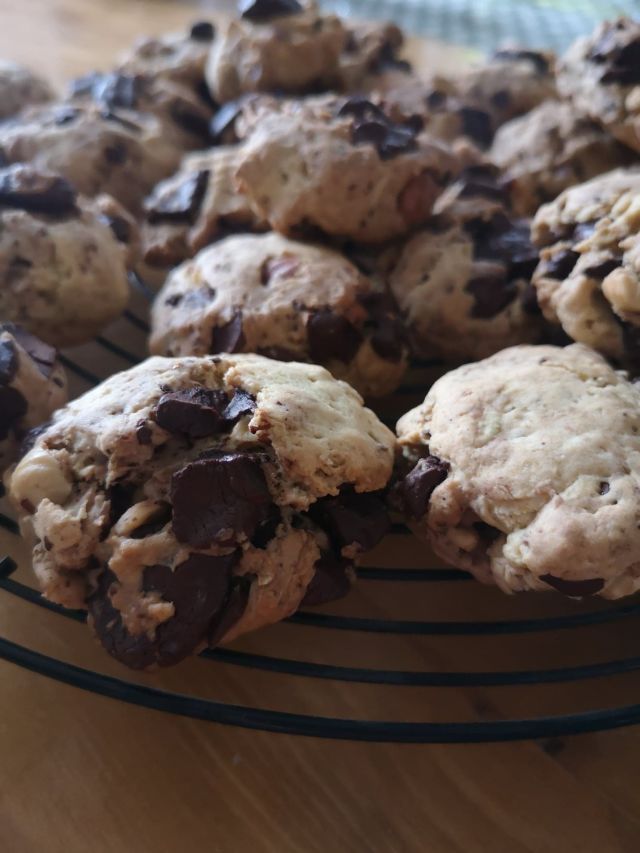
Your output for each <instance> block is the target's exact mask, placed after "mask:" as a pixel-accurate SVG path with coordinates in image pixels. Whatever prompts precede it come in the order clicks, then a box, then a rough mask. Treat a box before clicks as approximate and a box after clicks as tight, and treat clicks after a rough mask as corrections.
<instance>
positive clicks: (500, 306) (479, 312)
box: [465, 274, 518, 320]
mask: <svg viewBox="0 0 640 853" xmlns="http://www.w3.org/2000/svg"><path fill="white" fill-rule="evenodd" d="M465 290H466V291H467V292H468V293H470V294H471V295H472V296H473V299H474V303H473V307H472V308H471V316H472V317H477V318H478V319H481V320H489V319H490V318H491V317H495V316H496V314H499V313H500V312H501V311H504V309H505V308H506V307H507V305H509V304H510V303H511V302H513V300H514V299H515V298H516V296H517V295H518V288H517V285H516V284H515V283H514V282H513V281H508V280H507V278H506V274H505V275H503V276H502V277H500V276H498V275H483V276H477V277H476V278H472V279H471V280H470V281H469V282H467V286H466V287H465Z"/></svg>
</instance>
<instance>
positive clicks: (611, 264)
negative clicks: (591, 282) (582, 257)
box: [584, 258, 622, 280]
mask: <svg viewBox="0 0 640 853" xmlns="http://www.w3.org/2000/svg"><path fill="white" fill-rule="evenodd" d="M621 263H622V261H621V259H620V258H608V259H607V260H606V261H601V262H600V263H599V264H593V265H592V266H590V267H587V268H586V269H585V270H584V272H585V273H586V275H588V276H591V278H597V279H600V280H602V279H605V278H606V277H607V276H608V275H609V273H612V272H613V271H614V270H617V269H618V267H619V266H620V265H621Z"/></svg>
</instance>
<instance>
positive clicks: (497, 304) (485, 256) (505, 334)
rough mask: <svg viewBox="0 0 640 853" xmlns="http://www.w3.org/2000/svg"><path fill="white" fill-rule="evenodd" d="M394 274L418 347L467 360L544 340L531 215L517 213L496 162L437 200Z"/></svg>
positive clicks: (426, 353)
mask: <svg viewBox="0 0 640 853" xmlns="http://www.w3.org/2000/svg"><path fill="white" fill-rule="evenodd" d="M437 208H438V210H439V212H440V214H441V215H440V218H439V219H438V220H437V221H436V222H435V223H434V224H433V225H432V226H431V227H429V228H427V229H426V230H423V231H419V232H418V233H417V234H415V235H414V236H412V237H411V238H410V239H409V240H408V242H407V243H406V244H405V245H404V247H403V249H402V251H401V253H400V256H399V258H398V260H397V262H396V263H395V265H394V266H393V268H392V270H391V273H390V275H389V285H390V288H391V291H392V293H393V295H394V297H395V298H396V300H397V302H398V306H399V308H400V311H401V313H402V315H403V317H404V320H405V323H406V325H407V329H408V333H409V339H410V341H411V348H412V351H413V352H414V353H415V354H416V355H418V356H420V357H422V358H438V359H443V360H444V361H447V362H452V363H458V364H459V363H460V362H463V361H467V360H476V359H480V358H484V357H486V356H488V355H491V354H492V353H494V352H497V351H498V350H500V349H502V348H503V347H507V346H512V345H513V344H517V343H528V342H535V341H537V340H539V338H540V335H541V327H542V323H541V318H540V315H539V310H538V307H537V305H536V301H535V296H534V294H533V293H532V289H531V285H530V279H531V273H532V272H533V270H534V269H535V267H536V264H537V261H538V253H537V251H536V250H535V248H534V247H533V245H532V244H531V240H530V235H529V220H527V219H519V218H517V217H513V216H512V215H511V213H510V210H509V206H508V203H507V200H506V196H505V193H504V190H502V189H501V188H500V187H499V185H498V182H497V175H496V171H495V169H492V168H491V167H490V166H475V167H470V168H468V169H466V170H464V172H463V174H462V176H461V178H460V180H459V181H458V182H456V184H455V185H454V186H453V187H452V188H451V189H450V190H448V191H447V192H446V193H445V194H444V195H443V196H441V197H440V199H439V200H438V202H437Z"/></svg>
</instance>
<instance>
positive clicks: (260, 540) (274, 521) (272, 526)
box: [251, 504, 282, 548]
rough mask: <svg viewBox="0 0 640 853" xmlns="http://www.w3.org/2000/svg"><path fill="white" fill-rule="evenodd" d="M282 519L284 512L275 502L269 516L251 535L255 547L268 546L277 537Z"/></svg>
mask: <svg viewBox="0 0 640 853" xmlns="http://www.w3.org/2000/svg"><path fill="white" fill-rule="evenodd" d="M281 521H282V513H281V512H280V510H279V509H278V507H277V506H276V505H275V504H273V505H272V506H271V512H270V515H269V518H267V520H266V521H263V522H262V523H261V524H260V525H259V526H258V529H257V530H256V532H255V533H254V534H253V536H252V537H251V544H252V545H253V546H254V548H266V547H267V546H268V544H269V542H271V540H272V539H274V538H275V535H276V531H277V530H278V526H279V524H280V522H281Z"/></svg>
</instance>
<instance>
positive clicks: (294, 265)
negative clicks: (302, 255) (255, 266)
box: [260, 255, 300, 287]
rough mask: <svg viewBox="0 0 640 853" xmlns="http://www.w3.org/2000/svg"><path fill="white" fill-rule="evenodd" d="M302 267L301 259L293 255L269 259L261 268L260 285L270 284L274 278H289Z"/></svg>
mask: <svg viewBox="0 0 640 853" xmlns="http://www.w3.org/2000/svg"><path fill="white" fill-rule="evenodd" d="M299 266H300V260H299V258H296V257H294V256H293V255H281V256H280V257H279V258H267V259H266V261H264V262H263V264H262V267H261V268H260V284H262V285H264V286H265V287H266V285H268V284H269V282H270V281H271V279H272V278H276V277H277V278H289V277H290V276H292V275H293V274H294V273H295V271H296V270H297V269H298V267H299Z"/></svg>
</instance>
